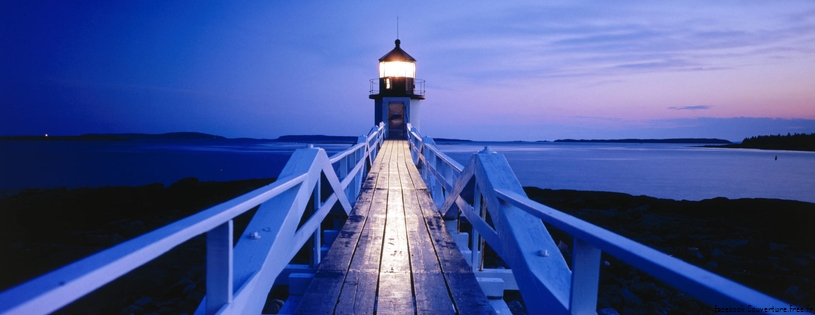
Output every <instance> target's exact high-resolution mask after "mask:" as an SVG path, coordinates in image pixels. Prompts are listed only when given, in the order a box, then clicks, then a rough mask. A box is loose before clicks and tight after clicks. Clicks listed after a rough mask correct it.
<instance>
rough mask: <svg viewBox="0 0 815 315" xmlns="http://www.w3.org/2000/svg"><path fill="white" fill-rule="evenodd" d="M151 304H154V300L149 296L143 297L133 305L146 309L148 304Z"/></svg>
mask: <svg viewBox="0 0 815 315" xmlns="http://www.w3.org/2000/svg"><path fill="white" fill-rule="evenodd" d="M150 302H153V299H152V298H150V297H149V296H142V297H140V298H139V299H138V300H136V302H133V304H134V305H137V306H139V307H145V306H146V305H147V304H150Z"/></svg>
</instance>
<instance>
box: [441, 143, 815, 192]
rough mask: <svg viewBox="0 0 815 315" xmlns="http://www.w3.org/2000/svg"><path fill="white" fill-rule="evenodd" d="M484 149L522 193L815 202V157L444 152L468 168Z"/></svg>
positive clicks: (508, 149)
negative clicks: (498, 156) (500, 160)
mask: <svg viewBox="0 0 815 315" xmlns="http://www.w3.org/2000/svg"><path fill="white" fill-rule="evenodd" d="M484 145H489V146H490V147H491V149H492V150H493V151H497V152H499V153H502V154H504V156H506V158H507V161H508V162H509V164H510V166H511V167H512V169H513V170H515V173H516V176H517V178H518V180H519V181H520V182H521V184H522V185H524V186H536V187H540V188H551V189H575V190H596V191H613V192H622V193H627V194H632V195H647V196H652V197H659V198H669V199H677V200H681V199H686V200H701V199H708V198H715V197H727V198H731V199H733V198H778V199H790V200H800V201H807V202H815V152H796V151H764V150H751V149H719V148H700V147H693V146H691V145H687V144H601V143H551V142H550V143H521V144H519V143H503V144H500V143H499V144H496V143H482V144H473V145H470V144H468V145H441V146H439V148H440V149H441V150H442V151H444V152H445V153H447V154H448V155H449V156H450V157H452V158H453V159H455V160H456V161H458V162H459V163H461V164H462V165H466V163H467V161H468V159H469V157H470V156H471V155H472V153H473V152H476V151H480V150H483V149H484Z"/></svg>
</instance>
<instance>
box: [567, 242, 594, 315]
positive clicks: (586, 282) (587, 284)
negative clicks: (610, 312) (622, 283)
mask: <svg viewBox="0 0 815 315" xmlns="http://www.w3.org/2000/svg"><path fill="white" fill-rule="evenodd" d="M600 254H601V253H600V249H598V248H597V247H594V246H592V245H591V244H589V243H587V242H584V241H582V240H580V239H578V238H576V237H575V238H574V248H573V251H572V289H571V292H570V298H569V310H570V312H571V313H572V314H576V315H579V314H597V313H596V311H597V286H598V285H599V283H600V282H599V281H600Z"/></svg>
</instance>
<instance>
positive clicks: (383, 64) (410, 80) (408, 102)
mask: <svg viewBox="0 0 815 315" xmlns="http://www.w3.org/2000/svg"><path fill="white" fill-rule="evenodd" d="M395 43H396V47H395V48H393V50H391V51H390V52H388V53H387V54H385V56H383V57H382V58H379V79H372V80H371V91H370V96H369V98H370V99H372V100H374V106H375V107H374V108H375V109H374V123H375V124H377V125H379V123H380V122H384V123H385V128H386V130H387V133H386V134H385V135H386V137H387V138H389V139H404V138H405V137H406V136H407V132H408V130H407V124H408V123H409V124H410V125H411V126H412V127H413V128H415V129H416V130H417V131H418V130H419V128H420V124H419V109H420V107H419V104H420V103H421V101H422V100H424V80H417V79H416V59H413V57H411V56H410V55H408V53H407V52H405V51H404V50H402V48H401V47H400V44H401V41H400V40H398V39H397V40H396V42H395Z"/></svg>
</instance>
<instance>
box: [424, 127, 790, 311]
mask: <svg viewBox="0 0 815 315" xmlns="http://www.w3.org/2000/svg"><path fill="white" fill-rule="evenodd" d="M408 128H410V127H408ZM409 142H410V147H411V155H412V157H413V161H414V163H416V165H417V167H418V168H419V169H420V170H421V174H422V177H423V179H424V181H425V183H426V184H427V186H428V189H429V190H430V192H431V195H432V196H433V199H434V201H435V202H436V205H437V206H438V208H439V211H440V212H441V214H442V215H443V216H444V217H445V218H446V219H457V218H458V217H459V215H463V216H464V217H466V219H467V221H469V222H470V224H471V225H472V227H473V230H472V231H471V234H470V236H471V237H472V242H471V244H475V245H471V247H477V248H471V249H470V251H471V253H472V255H473V257H472V260H471V261H472V265H473V268H476V264H477V262H478V261H481V259H480V257H477V255H478V253H479V251H480V249H481V248H483V243H482V240H483V241H486V242H487V244H489V246H490V247H491V248H492V249H493V250H494V251H495V252H496V253H497V254H498V255H499V256H500V257H501V259H503V260H504V262H505V263H507V265H509V267H510V268H511V269H512V272H513V274H514V276H515V280H516V281H517V284H518V288H519V290H520V292H521V296H522V297H523V299H524V302H525V303H526V306H527V308H528V309H529V310H530V314H596V308H597V293H598V284H599V277H600V254H601V252H606V253H608V254H611V255H613V256H615V257H617V258H619V259H621V260H623V261H625V262H626V263H628V264H630V265H632V266H634V267H636V268H639V269H640V270H642V271H645V272H646V273H649V274H651V275H652V276H654V277H656V278H659V279H661V280H663V281H665V282H666V283H668V284H670V285H672V286H674V287H676V288H677V289H679V290H682V291H685V292H686V293H688V294H690V295H693V296H694V297H696V298H698V299H699V300H701V301H702V302H705V303H707V304H709V305H711V306H714V305H715V306H718V307H727V306H732V307H739V306H743V307H747V306H748V305H752V306H754V307H771V306H775V307H789V306H790V305H789V304H788V303H785V302H782V301H780V300H777V299H775V298H772V297H769V296H767V295H765V294H762V293H760V292H758V291H755V290H753V289H750V288H748V287H745V286H743V285H741V284H738V283H736V282H733V281H730V280H728V279H725V278H723V277H721V276H718V275H716V274H713V273H711V272H708V271H706V270H704V269H701V268H698V267H696V266H693V265H691V264H688V263H686V262H684V261H682V260H679V259H677V258H674V257H671V256H668V255H666V254H664V253H661V252H659V251H656V250H654V249H652V248H650V247H647V246H645V245H642V244H640V243H637V242H635V241H632V240H630V239H627V238H625V237H622V236H620V235H617V234H615V233H612V232H610V231H608V230H605V229H603V228H600V227H598V226H596V225H593V224H591V223H588V222H586V221H583V220H580V219H578V218H575V217H573V216H570V215H568V214H565V213H563V212H560V211H558V210H555V209H552V208H550V207H547V206H544V205H542V204H539V203H537V202H535V201H533V200H530V199H529V198H527V196H526V193H524V190H523V188H522V186H521V184H520V183H519V182H518V180H517V178H516V177H515V174H514V173H513V171H512V169H511V168H510V166H509V164H508V163H507V160H506V158H504V156H503V154H498V153H496V152H492V151H491V150H490V149H489V148H485V149H484V150H483V151H481V152H478V153H476V154H473V156H472V157H471V158H470V160H469V162H468V163H467V165H466V166H462V165H461V164H459V163H457V162H456V161H454V160H452V159H451V158H450V157H448V156H447V155H445V154H444V153H442V152H441V151H440V150H439V149H438V148H437V147H436V144H435V142H434V141H433V139H432V138H429V137H424V138H422V137H421V135H419V134H418V132H416V131H415V130H414V129H412V128H411V132H409ZM487 215H489V218H490V220H489V221H491V222H492V224H488V223H487V221H488V220H485V218H486V216H487ZM540 220H543V221H544V222H546V223H548V224H550V225H551V226H553V227H556V228H558V229H560V230H562V231H564V232H566V233H568V234H570V235H572V236H573V237H574V245H573V252H572V268H571V270H570V269H569V267H568V265H567V264H566V261H565V259H564V257H563V255H562V254H561V253H560V250H559V249H558V247H557V245H556V244H555V242H554V241H553V239H552V237H551V236H550V234H549V232H548V231H547V229H546V227H545V226H544V225H543V224H541V223H540ZM479 244H482V245H481V246H479Z"/></svg>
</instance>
